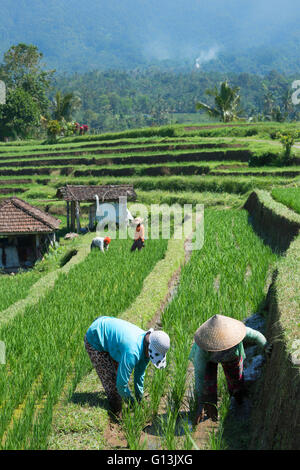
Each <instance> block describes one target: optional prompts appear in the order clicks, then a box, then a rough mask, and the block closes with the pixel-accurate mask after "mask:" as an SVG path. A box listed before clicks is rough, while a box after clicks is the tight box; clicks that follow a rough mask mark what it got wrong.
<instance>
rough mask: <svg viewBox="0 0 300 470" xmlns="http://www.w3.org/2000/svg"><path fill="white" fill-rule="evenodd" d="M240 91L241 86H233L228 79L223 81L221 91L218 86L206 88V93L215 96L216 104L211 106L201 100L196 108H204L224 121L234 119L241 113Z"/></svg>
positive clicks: (212, 115) (209, 113) (210, 114)
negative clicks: (210, 88)
mask: <svg viewBox="0 0 300 470" xmlns="http://www.w3.org/2000/svg"><path fill="white" fill-rule="evenodd" d="M239 91H240V89H239V87H233V88H231V87H230V86H229V84H228V82H227V81H225V82H222V83H221V86H220V91H219V90H218V88H217V87H216V86H215V87H214V88H213V89H212V90H206V94H207V95H209V96H212V97H213V98H214V100H215V106H214V107H213V106H209V105H207V104H205V103H202V102H201V101H199V102H198V103H196V109H202V110H204V111H205V112H206V113H207V114H208V115H209V116H211V117H214V118H219V119H220V120H221V121H223V122H229V121H233V120H235V119H237V118H238V117H239V115H240V113H241V110H240V108H239V104H240V95H239Z"/></svg>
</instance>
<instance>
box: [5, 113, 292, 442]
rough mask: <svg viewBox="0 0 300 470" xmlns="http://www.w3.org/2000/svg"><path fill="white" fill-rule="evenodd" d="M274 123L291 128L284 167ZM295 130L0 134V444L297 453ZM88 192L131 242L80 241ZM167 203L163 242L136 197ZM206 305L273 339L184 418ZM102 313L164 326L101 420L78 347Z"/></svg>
mask: <svg viewBox="0 0 300 470" xmlns="http://www.w3.org/2000/svg"><path fill="white" fill-rule="evenodd" d="M278 132H281V133H288V132H293V134H294V135H295V136H296V137H295V143H294V145H293V146H292V153H291V155H292V157H291V159H290V160H289V162H285V160H284V156H283V146H282V143H281V142H280V141H279V140H278V139H275V138H274V135H276V133H278ZM297 142H299V143H300V124H299V123H298V122H294V123H278V122H257V123H246V122H241V121H236V122H231V123H230V124H226V123H224V124H220V123H218V124H212V123H205V122H203V123H199V124H195V123H194V124H180V125H179V124H177V125H168V126H157V127H145V128H141V129H131V130H127V131H120V132H110V133H101V134H100V133H99V134H89V133H84V134H83V135H77V136H69V137H62V138H60V139H58V141H57V142H56V143H45V142H44V141H42V140H17V141H13V140H12V141H7V142H1V143H0V180H1V187H0V194H1V200H0V236H1V238H0V247H1V250H0V254H1V257H0V264H1V272H2V274H1V276H0V293H1V295H0V340H1V342H2V345H3V344H4V345H5V358H4V357H3V359H5V360H3V363H1V365H0V383H1V388H0V403H1V404H0V448H1V449H2V450H25V449H26V450H28V449H31V450H38V449H49V450H50V449H58V450H63V449H65V450H73V449H80V450H89V449H99V450H122V449H124V450H125V449H131V450H141V449H151V450H153V449H158V450H159V449H168V450H176V449H181V450H183V449H184V450H204V449H205V450H209V449H213V450H218V449H222V450H223V449H229V450H230V449H235V450H246V449H274V450H275V449H297V448H298V449H299V444H300V431H299V424H300V400H299V398H300V396H299V394H300V387H299V385H300V369H299V361H300V356H299V354H300V348H299V341H300V323H299V322H300V319H299V318H300V317H299V311H300V289H299V286H300V144H299V143H297ZM102 187H104V188H106V189H105V191H116V194H115V197H116V198H117V197H119V196H122V195H124V194H127V195H128V198H127V209H128V210H129V213H131V214H132V215H133V217H134V218H136V217H142V218H143V221H144V225H145V227H146V229H147V230H148V232H147V233H148V234H147V235H146V236H145V246H144V247H143V249H139V250H137V251H134V252H131V251H130V248H131V246H132V242H133V240H132V239H131V238H124V239H121V238H119V237H118V230H117V237H116V239H114V238H112V237H111V234H110V232H109V229H108V231H107V232H106V235H107V236H110V237H111V238H112V239H111V241H110V238H109V243H110V246H109V250H108V251H105V249H104V253H102V251H101V250H96V249H92V250H91V248H90V246H91V243H92V240H93V239H94V238H95V237H96V233H95V231H94V230H92V226H93V220H94V218H95V211H96V212H97V205H95V204H96V203H95V197H94V194H96V195H97V194H98V195H99V199H100V202H101V203H103V202H104V201H106V200H115V199H113V198H112V193H111V194H110V197H109V196H108V195H107V194H106V193H105V191H104V190H103V191H104V192H103V191H102V189H101V188H102ZM76 188H77V189H76ZM78 188H85V189H84V190H83V189H82V191H83V192H81V193H80V191H81V190H80V189H78ZM86 188H88V190H87V189H86ZM116 188H117V189H116ZM122 188H123V189H122ZM124 188H125V189H124ZM101 191H102V192H101ZM122 191H125V193H124V194H123V193H122ZM79 193H80V194H79ZM101 197H102V199H101ZM184 204H189V205H191V206H192V207H193V211H194V213H193V214H192V217H191V219H193V220H192V221H191V232H190V234H188V235H186V236H185V237H181V238H180V237H176V224H175V222H174V220H175V216H174V218H172V217H171V236H170V237H169V239H166V238H164V237H162V236H159V237H158V238H157V239H154V238H152V237H151V220H152V218H153V217H154V215H153V210H152V211H151V206H152V209H153V206H155V207H156V209H157V210H158V209H159V207H161V206H163V205H164V206H172V205H176V207H183V205H184ZM197 205H203V206H204V213H203V217H199V218H198V219H197V218H196V217H194V216H195V208H196V206H197ZM141 207H143V208H146V209H147V210H148V216H147V217H145V215H143V214H142V213H140V208H141ZM93 211H94V212H93ZM25 216H26V221H27V222H26V223H28V224H29V226H30V227H31V229H30V231H29V232H30V233H29V232H28V230H27V232H28V233H27V234H25V235H24V231H23V232H22V224H21V222H18V224H16V226H17V228H16V227H15V226H14V227H11V226H12V221H13V220H15V219H16V220H21V221H23V220H25ZM57 220H58V221H60V222H58V223H57V222H56V221H57ZM22 223H23V222H22ZM24 224H25V222H24ZM201 224H203V227H204V240H203V246H202V248H201V249H199V250H193V249H191V246H192V242H193V240H194V239H195V237H196V235H197V230H199V227H200V225H201ZM70 233H72V235H71V236H70ZM67 234H69V236H68V235H67ZM66 235H67V236H66ZM160 235H161V233H160ZM22 237H25V238H26V242H25V241H24V240H25V238H22ZM12 240H13V241H12ZM14 240H15V241H14ZM20 240H23V241H24V242H22V244H23V245H22V247H24V246H25V248H26V250H27V251H26V250H25V248H24V250H23V251H22V249H21V248H20V246H21V242H20ZM106 248H107V247H106ZM39 250H40V251H39ZM41 252H42V255H41ZM17 255H18V263H17V262H16V257H17ZM9 263H10V264H9ZM16 263H17V264H18V269H16V267H15V265H16ZM214 315H217V316H218V315H219V316H220V315H221V316H226V317H230V319H235V320H239V321H240V322H242V323H244V324H245V325H246V327H247V328H250V329H251V328H252V329H255V330H259V331H260V333H262V334H263V335H264V336H265V337H266V338H267V341H268V344H272V350H270V351H271V352H270V354H268V355H267V354H263V353H262V352H261V351H260V350H259V348H258V346H256V345H249V346H247V345H245V351H246V359H245V362H244V374H245V377H244V379H245V390H246V396H245V399H244V400H243V402H242V403H239V402H238V400H236V399H235V398H234V396H230V394H229V392H228V387H227V379H228V377H227V375H226V374H227V372H226V370H225V369H224V370H223V369H222V368H221V366H219V368H218V379H217V380H218V384H217V386H218V397H217V403H216V410H217V414H218V419H217V420H214V419H211V417H209V415H208V416H207V415H206V416H204V418H203V419H202V420H201V421H200V422H198V423H196V422H195V416H196V414H197V401H196V398H195V395H194V392H193V390H194V381H195V377H194V367H193V364H192V362H191V360H190V359H189V358H190V351H191V348H192V346H193V343H194V335H195V332H196V331H197V330H198V328H199V327H200V325H202V324H204V323H205V322H206V321H208V320H209V319H210V318H211V317H213V316H214ZM102 316H109V317H114V318H118V319H120V320H125V321H127V322H130V323H132V324H134V325H136V326H137V327H139V328H141V329H142V330H144V331H148V330H149V329H150V328H154V330H158V331H163V332H166V333H167V334H168V335H169V338H170V349H169V351H168V353H167V356H166V357H167V365H166V368H164V369H156V368H154V367H152V366H151V365H150V366H149V367H147V370H146V374H145V383H144V398H143V400H142V401H141V402H139V401H136V400H134V401H133V402H132V404H131V406H127V405H126V404H124V403H123V407H122V412H121V414H120V415H118V416H115V415H114V414H113V413H112V412H111V410H110V406H109V401H108V399H107V396H106V393H105V391H104V389H103V387H102V385H101V382H100V380H99V378H98V376H97V373H96V370H95V368H94V367H93V365H92V363H91V361H90V358H89V356H88V354H87V352H86V350H85V347H84V336H85V334H86V332H87V330H88V328H89V327H90V325H91V324H92V322H93V321H94V320H95V319H96V318H98V317H102ZM151 334H152V333H151ZM151 334H150V338H151ZM151 344H152V343H150V346H151ZM235 344H236V343H235ZM3 355H4V354H2V356H3ZM119 367H120V366H119ZM129 387H130V388H132V390H133V388H134V384H133V377H132V378H131V379H130V383H129ZM211 416H213V415H211Z"/></svg>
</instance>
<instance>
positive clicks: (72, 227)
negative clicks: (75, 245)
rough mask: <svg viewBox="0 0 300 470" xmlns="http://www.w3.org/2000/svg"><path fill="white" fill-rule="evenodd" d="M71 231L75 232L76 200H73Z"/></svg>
mask: <svg viewBox="0 0 300 470" xmlns="http://www.w3.org/2000/svg"><path fill="white" fill-rule="evenodd" d="M71 231H72V232H75V201H71Z"/></svg>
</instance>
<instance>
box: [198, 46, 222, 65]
mask: <svg viewBox="0 0 300 470" xmlns="http://www.w3.org/2000/svg"><path fill="white" fill-rule="evenodd" d="M219 51H220V48H219V47H218V46H214V47H211V48H210V49H208V50H206V51H204V50H203V51H201V52H200V55H199V56H198V57H197V59H196V60H195V67H196V68H197V69H200V68H201V66H202V65H203V64H205V63H207V62H210V61H211V60H213V59H215V58H216V57H217V55H218V53H219Z"/></svg>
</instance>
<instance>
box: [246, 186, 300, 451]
mask: <svg viewBox="0 0 300 470" xmlns="http://www.w3.org/2000/svg"><path fill="white" fill-rule="evenodd" d="M245 208H246V209H247V210H248V211H249V214H250V217H251V220H252V222H253V223H254V224H255V227H257V226H258V224H260V230H261V233H262V232H264V233H265V239H266V240H268V238H269V237H270V240H271V244H272V247H273V249H275V248H277V249H278V250H279V251H282V249H283V247H285V248H286V250H287V251H286V253H284V257H283V258H282V259H281V260H280V262H279V263H278V267H277V270H276V273H275V274H274V280H273V283H272V285H271V287H270V291H269V295H268V299H269V302H268V310H269V314H268V318H267V325H266V336H267V339H268V341H270V342H272V343H273V351H272V355H271V357H270V359H269V360H267V362H266V364H265V366H264V370H263V374H262V376H261V378H260V380H259V381H258V382H257V384H256V391H255V394H254V403H253V411H252V417H251V440H250V445H249V447H250V449H263V450H273V449H274V450H275V449H281V450H296V449H299V447H300V364H299V355H298V354H299V350H300V344H299V343H300V327H299V325H300V324H299V313H300V288H299V286H300V216H298V215H297V214H294V213H293V212H292V211H290V210H288V209H287V208H285V207H284V206H283V205H282V204H278V203H276V202H275V201H273V199H272V198H271V196H270V195H269V194H268V193H266V192H264V191H256V192H254V193H252V194H251V195H250V197H249V199H248V201H247V202H246V204H245ZM272 232H273V233H272ZM274 233H275V234H276V236H274ZM276 240H277V242H278V244H277V247H276V245H275V241H276ZM297 344H298V345H299V346H298V354H297V348H296V349H295V346H297Z"/></svg>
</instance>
